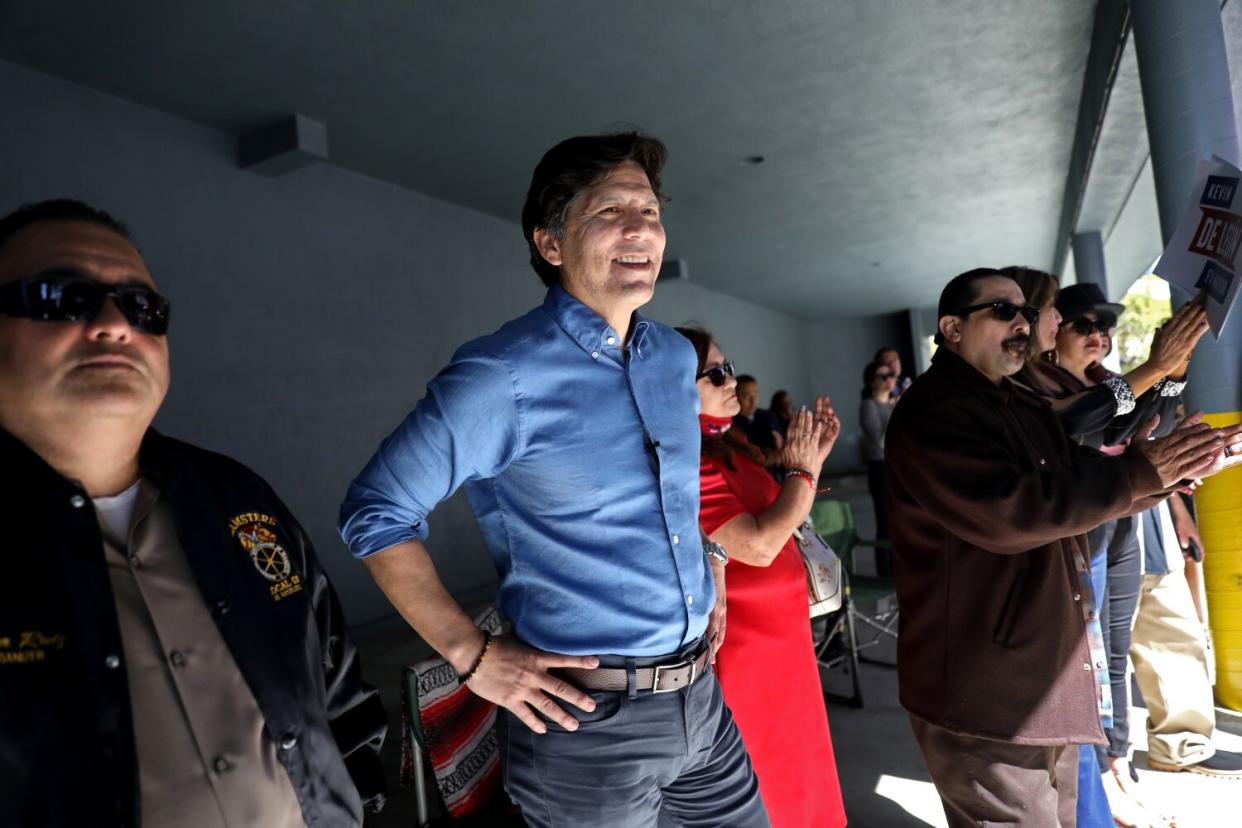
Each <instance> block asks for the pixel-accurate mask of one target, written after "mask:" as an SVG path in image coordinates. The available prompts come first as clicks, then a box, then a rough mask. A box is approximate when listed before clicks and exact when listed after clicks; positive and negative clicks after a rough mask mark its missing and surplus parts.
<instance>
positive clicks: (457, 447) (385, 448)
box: [338, 346, 522, 558]
mask: <svg viewBox="0 0 1242 828" xmlns="http://www.w3.org/2000/svg"><path fill="white" fill-rule="evenodd" d="M518 402H519V400H518V394H517V389H516V387H515V385H514V379H513V376H512V374H511V373H510V371H509V369H508V367H507V366H506V365H505V363H504V362H503V361H502V360H501V359H500V358H498V357H496V356H494V355H492V354H489V353H485V352H481V351H478V350H474V349H471V348H470V346H466V347H465V348H463V349H462V350H460V351H458V352H457V354H456V355H454V357H453V360H452V362H451V363H450V364H449V366H448V367H447V368H445V369H444V370H443V371H441V372H440V374H438V375H437V376H436V377H435V379H433V380H432V381H431V382H430V383H429V384H428V385H427V395H426V396H425V397H424V398H423V399H422V400H421V401H420V402H419V403H418V405H417V406H415V408H414V410H413V411H412V412H410V414H409V415H408V416H407V417H406V418H405V420H404V421H403V422H402V423H401V425H400V426H398V427H397V430H396V431H394V432H393V433H392V434H390V435H388V437H386V438H385V439H384V441H383V442H382V443H380V446H379V448H378V449H377V450H376V452H375V454H374V455H373V456H372V457H371V459H370V461H368V462H367V464H366V466H365V467H363V469H362V471H361V472H360V473H359V474H358V476H357V477H356V478H355V479H354V481H353V483H351V484H350V486H349V491H348V492H347V493H346V495H345V502H344V503H342V504H341V513H340V522H339V526H338V528H339V530H340V533H341V537H342V538H343V539H344V541H345V543H346V544H347V545H348V546H349V551H350V552H351V553H352V554H353V555H354V557H356V558H365V557H366V556H368V555H373V554H375V553H376V552H380V551H383V550H385V549H387V548H389V547H391V546H396V545H397V544H399V543H403V542H405V541H408V540H423V539H425V538H426V537H427V533H428V528H427V515H428V514H429V513H430V512H431V510H432V509H434V508H435V506H436V504H438V503H440V502H441V501H443V500H445V499H447V498H448V497H449V496H450V495H452V494H453V492H455V491H457V489H458V487H460V486H461V485H462V484H463V483H465V482H466V481H468V480H472V479H482V478H488V477H495V476H496V475H497V474H499V473H500V472H502V471H503V470H504V469H505V467H506V466H508V465H509V463H511V462H512V461H513V458H514V457H516V456H518V454H519V452H520V451H521V440H522V429H521V425H520V423H519V411H518Z"/></svg>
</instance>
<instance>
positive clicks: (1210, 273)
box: [1155, 155, 1242, 339]
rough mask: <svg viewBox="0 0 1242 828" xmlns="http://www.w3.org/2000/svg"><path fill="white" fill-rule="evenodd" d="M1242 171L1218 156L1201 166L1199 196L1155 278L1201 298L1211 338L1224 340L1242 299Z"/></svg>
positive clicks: (1197, 181)
mask: <svg viewBox="0 0 1242 828" xmlns="http://www.w3.org/2000/svg"><path fill="white" fill-rule="evenodd" d="M1240 181H1242V171H1239V170H1238V168H1237V167H1235V166H1234V165H1233V164H1230V163H1229V162H1228V161H1226V160H1224V159H1223V158H1220V157H1219V156H1215V155H1214V156H1212V158H1211V160H1201V161H1200V162H1199V166H1198V168H1197V169H1196V171H1195V186H1194V188H1193V189H1192V190H1191V192H1192V193H1194V196H1193V198H1192V200H1191V202H1190V205H1189V206H1188V207H1187V208H1186V213H1185V215H1184V216H1183V217H1182V221H1181V223H1180V224H1178V225H1177V232H1176V233H1174V234H1173V238H1172V239H1170V240H1169V244H1168V246H1167V247H1166V248H1165V249H1164V253H1163V254H1161V256H1160V261H1159V262H1157V263H1156V267H1155V272H1156V273H1157V274H1158V275H1160V276H1163V277H1164V278H1165V279H1167V280H1168V281H1169V282H1170V283H1172V284H1175V285H1177V286H1179V287H1180V288H1182V289H1183V290H1185V291H1188V292H1190V293H1193V294H1195V295H1200V294H1202V296H1203V304H1204V307H1205V308H1206V309H1207V316H1208V323H1209V324H1210V325H1211V326H1212V333H1213V334H1215V335H1216V338H1217V339H1220V335H1221V331H1223V330H1224V329H1225V322H1226V321H1228V319H1229V312H1230V311H1231V310H1232V308H1233V306H1234V304H1235V303H1236V302H1237V299H1238V285H1239V283H1240V282H1242V279H1239V278H1238V264H1239V262H1238V248H1239V247H1242V203H1239V202H1242V200H1240V199H1238V198H1237V195H1238V184H1239V182H1240Z"/></svg>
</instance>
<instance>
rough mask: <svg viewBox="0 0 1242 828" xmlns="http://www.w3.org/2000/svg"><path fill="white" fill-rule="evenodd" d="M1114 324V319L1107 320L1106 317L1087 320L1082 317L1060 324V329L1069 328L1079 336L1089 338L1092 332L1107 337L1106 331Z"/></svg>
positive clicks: (1115, 322)
mask: <svg viewBox="0 0 1242 828" xmlns="http://www.w3.org/2000/svg"><path fill="white" fill-rule="evenodd" d="M1116 324H1117V320H1116V319H1108V318H1107V317H1101V318H1099V319H1087V318H1086V317H1085V316H1084V317H1079V318H1078V319H1071V320H1070V321H1068V322H1062V323H1061V327H1062V328H1069V329H1070V330H1072V331H1073V332H1074V333H1076V334H1078V335H1079V336H1090V335H1091V332H1092V331H1099V332H1100V333H1101V334H1102V335H1104V336H1107V335H1108V329H1109V328H1111V327H1113V326H1114V325H1116Z"/></svg>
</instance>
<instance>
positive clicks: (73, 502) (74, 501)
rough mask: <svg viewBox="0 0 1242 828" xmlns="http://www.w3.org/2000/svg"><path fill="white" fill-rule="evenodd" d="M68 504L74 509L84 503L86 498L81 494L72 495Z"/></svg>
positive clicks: (79, 507)
mask: <svg viewBox="0 0 1242 828" xmlns="http://www.w3.org/2000/svg"><path fill="white" fill-rule="evenodd" d="M69 505H70V506H72V507H73V508H75V509H81V508H82V507H83V506H85V505H86V498H84V497H82V495H74V496H73V497H71V498H69Z"/></svg>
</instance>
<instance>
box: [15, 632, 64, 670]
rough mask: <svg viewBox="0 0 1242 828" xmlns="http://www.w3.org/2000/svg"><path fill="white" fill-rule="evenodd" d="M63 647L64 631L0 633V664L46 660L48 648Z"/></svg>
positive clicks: (59, 648) (31, 662) (32, 662)
mask: <svg viewBox="0 0 1242 828" xmlns="http://www.w3.org/2000/svg"><path fill="white" fill-rule="evenodd" d="M64 648H65V634H64V633H54V634H52V635H48V634H47V633H45V632H43V631H42V630H22V631H21V632H19V633H18V634H17V635H16V636H9V635H0V664H34V663H35V662H38V661H46V660H47V657H48V650H63V649H64Z"/></svg>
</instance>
